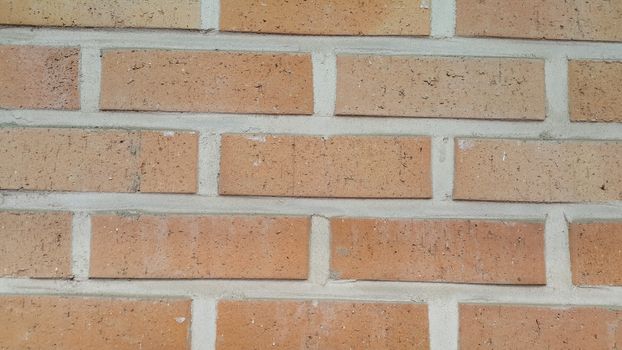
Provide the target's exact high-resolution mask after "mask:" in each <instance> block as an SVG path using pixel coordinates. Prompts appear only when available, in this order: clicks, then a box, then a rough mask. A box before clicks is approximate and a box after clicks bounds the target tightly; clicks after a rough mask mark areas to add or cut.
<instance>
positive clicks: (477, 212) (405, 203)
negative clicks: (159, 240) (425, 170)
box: [0, 191, 622, 220]
mask: <svg viewBox="0 0 622 350" xmlns="http://www.w3.org/2000/svg"><path fill="white" fill-rule="evenodd" d="M560 208H561V209H562V210H563V212H564V213H565V215H566V216H567V217H568V218H569V219H573V220H579V219H622V201H617V202H611V203H590V204H585V203H584V204H578V203H574V204H573V203H566V204H537V203H507V202H466V201H464V202H463V201H433V200H429V199H421V200H419V199H339V198H287V197H243V196H239V197H237V196H205V195H180V194H147V193H93V192H90V193H84V192H31V191H0V209H2V210H29V209H30V210H67V211H137V212H138V211H143V212H149V213H188V214H192V213H196V214H227V213H230V214H248V213H253V214H257V213H261V214H273V215H277V214H283V215H320V216H325V217H338V216H361V217H395V218H401V217H402V218H439V219H441V218H465V219H468V218H482V219H486V218H488V219H524V220H544V218H545V217H546V214H547V212H549V211H551V210H554V209H555V210H559V209H560Z"/></svg>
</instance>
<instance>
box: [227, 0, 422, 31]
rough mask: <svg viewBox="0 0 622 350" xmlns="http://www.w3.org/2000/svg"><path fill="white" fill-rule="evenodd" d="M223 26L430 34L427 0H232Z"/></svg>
mask: <svg viewBox="0 0 622 350" xmlns="http://www.w3.org/2000/svg"><path fill="white" fill-rule="evenodd" d="M220 9H221V13H220V29H221V30H223V31H233V32H257V33H280V34H321V35H428V34H430V8H429V2H426V1H425V0H412V1H408V0H373V1H364V2H361V1H358V2H357V1H333V0H319V1H306V0H293V1H287V0H267V1H266V0H262V1H260V0H227V1H223V2H221V5H220Z"/></svg>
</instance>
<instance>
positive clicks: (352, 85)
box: [336, 55, 546, 120]
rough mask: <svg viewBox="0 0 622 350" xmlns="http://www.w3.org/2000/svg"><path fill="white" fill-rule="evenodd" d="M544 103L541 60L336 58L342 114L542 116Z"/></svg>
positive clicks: (337, 111) (400, 57) (337, 110)
mask: <svg viewBox="0 0 622 350" xmlns="http://www.w3.org/2000/svg"><path fill="white" fill-rule="evenodd" d="M545 105H546V103H545V91H544V61H543V60H537V59H509V58H442V57H435V58H427V57H408V56H376V55H375V56H339V57H338V58H337V107H336V113H337V114H338V115H366V116H396V117H438V118H470V119H531V120H542V119H544V117H545V114H546V111H545Z"/></svg>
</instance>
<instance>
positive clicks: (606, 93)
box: [568, 61, 622, 122]
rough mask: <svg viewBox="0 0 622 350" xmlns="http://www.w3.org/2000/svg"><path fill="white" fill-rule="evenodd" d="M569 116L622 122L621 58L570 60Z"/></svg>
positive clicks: (574, 119) (588, 119)
mask: <svg viewBox="0 0 622 350" xmlns="http://www.w3.org/2000/svg"><path fill="white" fill-rule="evenodd" d="M568 71H569V72H568V90H569V91H568V94H569V99H570V119H571V120H573V121H597V122H622V106H621V105H620V103H619V101H620V100H621V99H622V90H620V81H622V61H620V62H608V61H570V63H569V65H568Z"/></svg>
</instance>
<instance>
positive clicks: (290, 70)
mask: <svg viewBox="0 0 622 350" xmlns="http://www.w3.org/2000/svg"><path fill="white" fill-rule="evenodd" d="M101 108H102V109H104V110H140V111H175V112H177V111H181V112H184V111H188V112H228V113H264V114H311V113H313V78H312V70H311V56H310V55H309V54H269V53H239V52H216V51H214V52H197V51H168V50H120V51H116V50H110V51H104V53H103V58H102V85H101Z"/></svg>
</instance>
